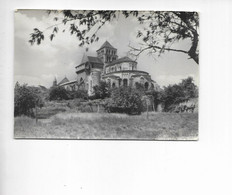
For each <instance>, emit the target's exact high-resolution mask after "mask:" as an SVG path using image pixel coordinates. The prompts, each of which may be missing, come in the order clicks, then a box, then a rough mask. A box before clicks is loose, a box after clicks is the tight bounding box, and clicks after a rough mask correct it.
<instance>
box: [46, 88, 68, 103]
mask: <svg viewBox="0 0 232 195" xmlns="http://www.w3.org/2000/svg"><path fill="white" fill-rule="evenodd" d="M69 98H70V95H69V93H68V92H67V91H66V89H65V88H64V87H52V88H51V89H50V91H49V100H50V101H51V100H68V99H69Z"/></svg>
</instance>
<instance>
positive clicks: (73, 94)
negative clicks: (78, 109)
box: [67, 89, 88, 100]
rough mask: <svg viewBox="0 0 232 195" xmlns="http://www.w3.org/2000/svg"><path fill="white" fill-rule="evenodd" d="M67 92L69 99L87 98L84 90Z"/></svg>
mask: <svg viewBox="0 0 232 195" xmlns="http://www.w3.org/2000/svg"><path fill="white" fill-rule="evenodd" d="M67 93H68V94H69V96H70V99H76V98H80V99H84V100H86V99H88V92H87V91H86V90H81V89H78V90H77V91H67Z"/></svg>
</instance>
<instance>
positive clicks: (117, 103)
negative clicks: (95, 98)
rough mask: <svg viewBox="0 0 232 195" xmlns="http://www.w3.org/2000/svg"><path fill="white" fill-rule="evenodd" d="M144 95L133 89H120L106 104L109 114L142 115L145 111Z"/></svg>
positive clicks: (116, 90) (115, 90) (112, 94)
mask: <svg viewBox="0 0 232 195" xmlns="http://www.w3.org/2000/svg"><path fill="white" fill-rule="evenodd" d="M142 95H143V93H142V92H141V91H139V90H137V89H134V88H132V87H119V88H115V89H114V90H112V92H111V96H110V97H111V98H110V99H109V100H108V101H107V102H106V104H105V109H106V110H107V111H108V112H118V113H126V114H141V112H142V109H143V103H142Z"/></svg>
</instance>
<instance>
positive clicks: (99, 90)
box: [93, 81, 110, 99]
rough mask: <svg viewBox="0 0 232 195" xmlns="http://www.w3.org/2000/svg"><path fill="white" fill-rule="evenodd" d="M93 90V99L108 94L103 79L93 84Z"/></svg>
mask: <svg viewBox="0 0 232 195" xmlns="http://www.w3.org/2000/svg"><path fill="white" fill-rule="evenodd" d="M93 90H94V98H95V99H104V98H106V97H109V96H110V91H109V87H108V84H107V83H106V82H105V81H100V84H99V85H96V86H94V87H93Z"/></svg>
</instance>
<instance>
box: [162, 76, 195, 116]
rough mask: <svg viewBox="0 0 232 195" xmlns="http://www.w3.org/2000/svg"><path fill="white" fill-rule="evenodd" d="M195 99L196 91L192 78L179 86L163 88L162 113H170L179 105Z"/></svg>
mask: <svg viewBox="0 0 232 195" xmlns="http://www.w3.org/2000/svg"><path fill="white" fill-rule="evenodd" d="M195 97H198V90H197V86H196V85H195V84H194V83H193V78H192V77H188V78H187V79H184V80H182V82H181V83H179V84H175V85H169V86H168V87H165V88H164V91H163V94H162V102H163V105H164V111H166V112H169V111H170V112H171V111H173V110H174V108H175V106H176V105H178V104H179V103H181V102H184V101H186V100H189V99H190V98H195Z"/></svg>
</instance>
